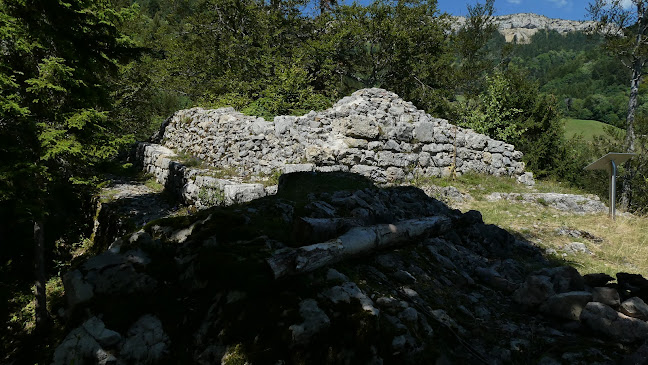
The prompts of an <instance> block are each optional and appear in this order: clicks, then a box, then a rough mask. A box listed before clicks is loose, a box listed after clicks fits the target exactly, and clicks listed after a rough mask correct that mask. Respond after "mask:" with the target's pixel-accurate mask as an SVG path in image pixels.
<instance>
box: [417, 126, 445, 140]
mask: <svg viewBox="0 0 648 365" xmlns="http://www.w3.org/2000/svg"><path fill="white" fill-rule="evenodd" d="M414 138H415V139H417V140H419V141H420V142H424V143H429V142H435V130H434V124H433V123H431V122H419V123H418V124H416V125H415V126H414ZM436 142H439V141H436Z"/></svg>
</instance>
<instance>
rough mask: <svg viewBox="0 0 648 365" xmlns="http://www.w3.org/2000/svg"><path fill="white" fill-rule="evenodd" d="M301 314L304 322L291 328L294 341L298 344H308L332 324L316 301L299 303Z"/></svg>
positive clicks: (307, 300) (308, 300)
mask: <svg viewBox="0 0 648 365" xmlns="http://www.w3.org/2000/svg"><path fill="white" fill-rule="evenodd" d="M299 314H300V315H301V317H302V318H303V319H304V321H303V322H302V323H300V324H294V325H292V326H290V330H291V331H292V339H293V342H294V343H296V344H306V343H308V342H309V341H310V339H311V338H312V337H313V336H315V335H317V334H318V333H320V332H321V331H323V330H325V329H326V328H328V327H329V326H330V324H331V320H330V319H329V317H328V316H327V315H326V313H325V312H324V311H322V310H321V309H320V308H319V307H318V306H317V301H316V300H315V299H305V300H303V301H302V302H301V303H299Z"/></svg>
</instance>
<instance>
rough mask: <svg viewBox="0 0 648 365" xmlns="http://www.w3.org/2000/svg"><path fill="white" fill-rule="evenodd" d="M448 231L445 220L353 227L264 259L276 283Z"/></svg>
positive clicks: (423, 220)
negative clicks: (372, 252)
mask: <svg viewBox="0 0 648 365" xmlns="http://www.w3.org/2000/svg"><path fill="white" fill-rule="evenodd" d="M450 227H451V220H450V218H448V217H444V216H436V217H426V218H419V219H410V220H405V221H401V222H398V223H394V224H379V225H375V226H369V227H354V228H351V229H350V230H349V231H347V232H346V233H344V234H343V235H341V236H339V237H338V238H335V239H332V240H329V241H326V242H322V243H316V244H313V245H308V246H302V247H298V248H284V249H281V250H279V251H277V252H276V253H275V254H274V255H273V256H271V257H269V258H267V259H266V262H267V263H268V265H269V266H270V269H271V270H272V272H273V274H274V277H275V279H278V278H281V277H285V276H289V275H295V274H300V273H306V272H310V271H313V270H316V269H319V268H320V267H323V266H326V265H330V264H334V263H336V262H340V261H342V260H344V259H346V258H349V257H352V256H357V255H361V254H366V253H368V252H371V251H373V250H376V249H379V248H386V247H393V246H397V245H402V244H405V243H407V242H409V241H412V240H415V239H423V238H426V237H429V236H433V235H441V234H443V233H445V232H447V231H448V230H449V229H450Z"/></svg>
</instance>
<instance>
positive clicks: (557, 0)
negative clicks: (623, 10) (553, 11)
mask: <svg viewBox="0 0 648 365" xmlns="http://www.w3.org/2000/svg"><path fill="white" fill-rule="evenodd" d="M549 1H550V2H552V3H554V4H555V6H556V7H557V8H564V7H565V6H567V5H571V1H568V0H549ZM624 1H625V0H624Z"/></svg>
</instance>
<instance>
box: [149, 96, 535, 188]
mask: <svg viewBox="0 0 648 365" xmlns="http://www.w3.org/2000/svg"><path fill="white" fill-rule="evenodd" d="M160 143H161V144H162V145H163V146H165V147H167V148H171V149H173V150H176V151H183V152H185V153H188V154H191V155H193V156H196V157H198V158H199V159H201V160H203V161H204V162H206V163H208V164H210V165H212V166H214V167H216V168H235V169H237V170H238V172H239V173H240V174H243V175H249V174H272V173H273V172H274V171H282V172H289V171H295V170H317V171H351V172H356V173H360V174H362V175H365V176H368V177H370V178H372V179H374V180H375V181H377V182H390V181H397V180H398V179H408V178H409V179H411V178H414V177H416V176H437V177H438V176H447V175H450V174H451V172H452V171H453V170H454V171H455V172H456V173H457V174H463V173H467V172H471V171H472V172H479V173H485V174H491V175H496V176H512V177H517V178H518V179H519V180H520V181H523V182H526V183H532V181H533V179H532V177H531V176H530V174H529V173H525V171H524V163H523V162H522V161H521V159H522V153H521V152H519V151H516V150H515V149H514V147H513V145H510V144H506V143H504V142H501V141H497V140H494V139H491V138H488V137H487V136H485V135H482V134H478V133H475V132H474V131H472V130H470V129H464V128H459V127H455V126H453V125H451V124H450V123H449V122H448V121H446V120H443V119H437V118H433V117H431V116H430V115H429V114H427V113H425V112H424V111H422V110H418V109H417V108H416V107H415V106H414V105H413V104H412V103H410V102H406V101H403V100H402V99H400V98H399V97H398V96H397V95H396V94H394V93H391V92H388V91H385V90H382V89H363V90H359V91H357V92H355V93H353V95H351V96H348V97H345V98H343V99H342V100H340V101H339V102H337V103H336V104H335V105H333V107H331V108H330V109H327V110H325V111H322V112H317V113H316V112H310V113H308V114H306V115H304V116H300V117H295V116H279V117H276V118H275V119H274V122H268V121H266V120H264V119H263V118H258V117H252V116H246V115H243V114H241V113H239V112H236V111H235V110H234V109H232V108H222V109H217V110H205V109H201V108H193V109H188V110H181V111H178V112H176V113H175V114H174V115H173V116H172V117H171V118H170V119H169V120H167V122H166V123H165V126H164V129H163V131H162V132H161V133H160Z"/></svg>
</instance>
